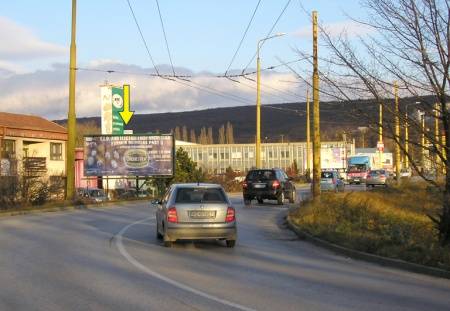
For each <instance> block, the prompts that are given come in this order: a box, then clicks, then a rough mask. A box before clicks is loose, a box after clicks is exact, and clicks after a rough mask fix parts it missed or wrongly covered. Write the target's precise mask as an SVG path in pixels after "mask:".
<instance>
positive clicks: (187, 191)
mask: <svg viewBox="0 0 450 311" xmlns="http://www.w3.org/2000/svg"><path fill="white" fill-rule="evenodd" d="M175 203H227V200H226V197H225V193H224V192H223V190H222V189H220V188H180V189H178V191H177V196H176V198H175Z"/></svg>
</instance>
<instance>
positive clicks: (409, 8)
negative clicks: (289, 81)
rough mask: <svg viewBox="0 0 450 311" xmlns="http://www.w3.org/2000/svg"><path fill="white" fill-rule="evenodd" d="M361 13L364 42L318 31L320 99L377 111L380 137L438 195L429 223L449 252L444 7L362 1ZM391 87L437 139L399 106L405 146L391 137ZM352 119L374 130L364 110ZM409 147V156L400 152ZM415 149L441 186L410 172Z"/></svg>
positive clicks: (448, 61) (432, 1) (427, 0)
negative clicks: (407, 132)
mask: <svg viewBox="0 0 450 311" xmlns="http://www.w3.org/2000/svg"><path fill="white" fill-rule="evenodd" d="M362 5H363V7H364V8H366V9H367V11H368V13H369V14H368V16H369V18H368V19H367V20H364V21H359V20H355V21H356V22H358V23H359V24H360V27H364V28H367V29H368V34H366V35H365V36H359V37H357V38H356V39H355V40H352V39H351V38H350V37H349V36H348V34H347V33H345V32H343V33H341V34H340V35H338V36H336V35H335V34H332V33H331V32H330V31H329V30H328V29H326V27H321V33H322V39H323V41H324V43H325V48H326V50H327V52H328V53H324V54H326V55H328V56H326V57H324V58H322V59H321V69H322V70H321V81H322V87H321V91H322V94H324V95H325V96H327V97H331V98H334V99H338V100H345V101H350V102H355V101H356V99H370V100H371V101H372V102H373V105H377V106H378V105H381V106H382V107H383V110H384V112H385V115H384V116H385V117H384V118H383V130H384V131H383V132H384V133H383V134H384V135H385V136H387V137H388V138H390V139H393V140H394V141H395V143H396V144H397V146H398V147H399V148H400V149H401V150H402V152H403V154H404V156H405V157H406V158H407V159H408V160H409V163H411V165H412V166H413V167H414V168H415V169H416V171H417V172H418V173H419V174H420V175H421V176H422V177H423V178H424V179H425V180H427V181H428V182H429V183H430V184H432V185H434V186H435V187H437V188H438V189H440V190H441V193H442V195H443V208H442V212H441V213H440V215H439V217H438V218H435V217H432V216H430V217H431V218H432V219H433V220H434V221H435V222H436V224H437V227H438V229H439V237H440V240H441V242H442V244H450V158H449V157H448V155H449V147H450V112H449V108H448V106H447V99H448V95H449V94H448V92H449V83H450V76H449V67H450V54H449V53H450V50H449V49H450V22H449V21H450V1H448V0H363V2H362ZM299 52H300V53H302V52H301V51H299ZM302 54H303V55H305V53H302ZM299 77H301V75H299ZM304 81H306V79H304ZM394 81H396V82H397V83H398V86H399V94H400V96H401V97H409V98H411V101H412V102H415V101H420V103H418V104H417V108H419V109H421V110H422V111H424V112H425V114H426V115H427V119H428V122H429V121H430V120H431V121H436V124H437V125H438V127H439V129H438V134H437V135H436V134H435V133H434V131H427V130H426V128H427V126H424V123H425V122H426V120H425V121H422V122H420V120H417V118H416V117H415V116H414V114H408V113H407V111H406V109H407V107H408V105H405V104H403V105H400V116H398V117H399V119H400V122H401V123H402V124H405V123H406V122H407V124H408V125H409V127H410V128H411V130H412V133H411V137H410V138H409V139H408V141H407V142H406V143H407V144H405V141H404V140H403V139H402V138H401V137H400V136H399V135H398V134H396V133H395V126H394V122H392V120H393V119H394V117H395V111H394V105H393V99H392V98H393V96H394V90H393V89H394ZM355 113H356V114H357V115H358V117H359V118H367V122H368V123H367V124H368V127H369V128H370V129H372V130H375V131H376V130H377V127H378V126H379V125H380V124H379V120H378V119H377V120H374V119H373V118H371V117H369V115H368V114H365V113H364V107H361V108H360V109H356V111H355ZM386 121H387V122H386ZM433 123H434V122H433ZM415 137H416V138H417V139H415ZM419 138H421V139H419ZM409 144H410V145H412V146H415V148H413V149H412V150H407V148H405V146H407V145H409ZM417 149H421V150H422V152H423V150H424V151H425V152H426V153H427V154H429V156H430V158H431V159H432V160H433V161H434V162H437V163H439V165H440V167H441V169H442V170H443V172H444V175H445V178H444V182H443V183H440V182H439V180H438V179H437V178H430V177H429V176H428V175H427V174H425V173H426V172H424V170H423V162H422V163H421V166H422V168H419V167H418V164H417V161H415V160H416V153H415V152H417V151H416V150H417Z"/></svg>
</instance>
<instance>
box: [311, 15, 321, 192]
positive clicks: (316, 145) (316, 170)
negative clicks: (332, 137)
mask: <svg viewBox="0 0 450 311" xmlns="http://www.w3.org/2000/svg"><path fill="white" fill-rule="evenodd" d="M312 18H313V66H314V68H313V105H314V107H313V123H314V137H313V149H314V152H313V197H314V198H317V197H318V196H319V195H320V173H321V167H320V149H321V148H320V147H321V145H320V107H319V64H318V51H317V11H313V12H312Z"/></svg>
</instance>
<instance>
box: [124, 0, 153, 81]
mask: <svg viewBox="0 0 450 311" xmlns="http://www.w3.org/2000/svg"><path fill="white" fill-rule="evenodd" d="M127 3H128V7H129V8H130V11H131V15H133V19H134V22H135V23H136V27H137V29H138V31H139V34H140V35H141V39H142V42H143V43H144V46H145V49H146V50H147V54H148V57H149V58H150V60H151V62H152V64H153V68H155V71H156V73H157V74H158V75H159V71H158V68H156V64H155V61H154V60H153V56H152V54H151V53H150V49H149V47H148V45H147V41H146V40H145V38H144V35H143V34H142V30H141V26H139V23H138V20H137V18H136V15H135V14H134V11H133V7H132V6H131V3H130V0H127Z"/></svg>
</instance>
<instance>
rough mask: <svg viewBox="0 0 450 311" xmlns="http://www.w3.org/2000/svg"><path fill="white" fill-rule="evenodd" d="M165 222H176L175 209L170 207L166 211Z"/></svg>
mask: <svg viewBox="0 0 450 311" xmlns="http://www.w3.org/2000/svg"><path fill="white" fill-rule="evenodd" d="M167 221H168V222H178V216H177V209H176V208H175V207H171V208H169V209H168V210H167Z"/></svg>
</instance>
